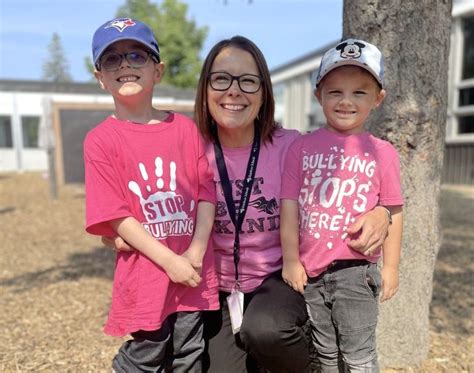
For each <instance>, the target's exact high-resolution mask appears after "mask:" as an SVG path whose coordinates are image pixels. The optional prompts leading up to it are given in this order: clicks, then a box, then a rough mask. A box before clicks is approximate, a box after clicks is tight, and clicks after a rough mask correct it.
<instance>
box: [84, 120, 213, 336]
mask: <svg viewBox="0 0 474 373" xmlns="http://www.w3.org/2000/svg"><path fill="white" fill-rule="evenodd" d="M84 160H85V184H86V230H87V232H89V233H91V234H96V235H103V236H115V235H116V233H115V231H114V230H113V229H112V228H111V227H110V225H109V221H110V220H112V219H117V218H123V217H127V216H133V217H135V218H136V219H137V220H138V221H139V222H140V223H141V224H142V225H143V227H144V228H145V229H146V230H147V231H148V232H150V234H152V235H153V236H154V237H155V238H156V239H157V240H159V241H160V242H161V243H163V244H164V245H166V246H167V247H168V248H170V249H171V250H173V251H174V252H176V253H177V254H181V253H183V252H184V251H185V250H186V249H187V248H188V246H189V244H190V242H191V239H192V237H193V231H194V224H195V220H196V210H197V203H198V201H209V202H211V203H215V186H214V183H213V173H212V170H211V169H210V168H209V164H208V161H207V158H206V155H205V152H204V146H203V143H202V141H201V138H200V136H199V134H198V131H197V128H196V125H195V124H194V122H193V121H192V120H190V119H189V118H187V117H185V116H183V115H179V114H175V113H170V114H169V116H168V118H167V119H166V120H165V121H163V122H161V123H159V124H155V125H139V124H133V123H130V122H126V121H120V120H117V119H114V118H113V117H109V118H107V119H106V120H105V121H104V122H102V123H101V124H99V125H98V126H97V127H95V128H94V129H92V130H91V131H90V132H89V133H88V134H87V136H86V139H85V141H84ZM213 264H214V255H213V250H212V243H211V242H210V243H209V246H208V249H207V252H206V255H205V258H204V263H203V270H202V278H203V281H202V282H201V284H200V285H199V286H198V287H197V288H190V287H186V286H184V285H180V284H175V283H173V282H171V281H170V280H169V278H168V276H167V275H166V273H165V272H164V271H163V269H162V268H161V267H160V266H158V265H156V264H154V263H153V262H152V261H151V260H149V259H148V258H147V257H146V256H144V255H143V254H141V253H140V252H139V251H137V250H135V251H133V252H119V253H118V254H117V258H116V267H115V276H114V284H113V292H112V304H111V306H110V311H109V316H108V320H107V322H106V325H105V328H104V330H105V332H106V333H107V334H110V335H116V336H123V335H126V334H129V333H131V332H134V331H137V330H139V329H142V330H156V329H159V328H160V326H161V324H162V322H163V321H164V320H165V319H166V317H167V316H168V315H170V314H171V313H174V312H178V311H195V310H207V309H218V308H219V303H218V299H217V290H218V287H217V278H216V275H215V270H214V266H213Z"/></svg>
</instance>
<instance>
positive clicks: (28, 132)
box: [21, 116, 40, 148]
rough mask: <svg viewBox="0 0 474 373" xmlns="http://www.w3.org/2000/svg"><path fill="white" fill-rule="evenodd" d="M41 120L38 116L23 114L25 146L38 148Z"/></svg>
mask: <svg viewBox="0 0 474 373" xmlns="http://www.w3.org/2000/svg"><path fill="white" fill-rule="evenodd" d="M39 121H40V117H38V116H22V117H21V130H22V133H23V147H25V148H37V147H38V139H39V133H38V131H39Z"/></svg>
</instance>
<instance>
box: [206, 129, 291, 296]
mask: <svg viewBox="0 0 474 373" xmlns="http://www.w3.org/2000/svg"><path fill="white" fill-rule="evenodd" d="M298 136H299V132H297V131H295V130H287V129H278V130H277V131H276V132H275V134H274V135H273V143H272V144H271V143H265V144H263V145H262V146H261V147H260V154H259V158H258V164H257V170H256V174H255V180H254V183H253V188H252V190H251V196H250V202H249V205H248V208H247V212H246V214H245V219H244V222H243V224H242V232H241V233H240V262H239V267H238V268H239V282H240V286H241V290H242V291H244V292H250V291H253V290H255V289H256V288H257V287H258V286H259V285H260V284H261V283H262V282H263V280H264V279H265V278H267V277H268V276H269V275H270V274H271V273H273V272H276V271H278V270H279V269H281V265H282V253H281V244H280V185H281V177H282V172H283V163H284V159H285V155H286V151H287V149H288V146H289V145H290V144H291V143H292V142H293V140H294V139H295V138H297V137H298ZM250 149H251V144H249V145H248V146H246V147H242V148H227V147H223V153H224V159H225V163H226V167H227V172H228V174H229V180H230V182H231V185H232V192H233V196H234V201H235V202H236V206H237V205H238V203H239V202H240V197H241V194H240V192H241V189H242V185H243V179H244V177H245V171H246V169H247V163H248V159H249V155H250ZM206 154H207V157H208V159H209V164H210V166H211V167H212V168H213V169H214V180H215V182H216V186H217V206H216V218H215V222H214V231H213V234H212V240H213V243H214V251H215V256H216V271H217V275H218V278H219V288H220V289H221V290H223V291H231V290H232V288H233V286H234V285H235V268H234V257H233V247H234V234H235V233H234V232H235V227H234V225H233V223H232V221H231V219H230V217H229V213H228V210H227V205H226V201H225V197H224V193H223V191H222V187H221V184H220V177H219V172H218V170H217V166H216V161H215V155H214V146H213V144H208V146H207V150H206Z"/></svg>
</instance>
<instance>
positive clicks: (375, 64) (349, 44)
mask: <svg viewBox="0 0 474 373" xmlns="http://www.w3.org/2000/svg"><path fill="white" fill-rule="evenodd" d="M344 65H354V66H359V67H361V68H363V69H365V70H367V71H368V72H369V73H371V74H372V75H373V76H374V78H375V79H376V80H377V82H378V83H379V84H380V86H381V87H384V62H383V56H382V52H380V50H379V49H378V48H377V47H376V46H375V45H373V44H370V43H368V42H366V41H364V40H358V39H346V40H343V41H342V42H340V43H339V44H338V45H336V46H335V47H334V48H331V49H329V50H328V51H327V52H326V53H324V55H323V58H322V59H321V64H320V65H319V70H318V75H317V78H316V87H317V86H318V84H319V83H320V82H321V80H322V79H323V78H324V77H325V76H326V75H327V74H328V73H329V72H330V71H332V70H334V69H335V68H336V67H339V66H344Z"/></svg>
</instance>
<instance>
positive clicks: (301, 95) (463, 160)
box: [271, 0, 474, 185]
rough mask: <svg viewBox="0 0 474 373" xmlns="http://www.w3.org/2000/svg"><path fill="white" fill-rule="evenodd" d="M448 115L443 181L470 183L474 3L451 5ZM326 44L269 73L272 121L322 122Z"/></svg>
mask: <svg viewBox="0 0 474 373" xmlns="http://www.w3.org/2000/svg"><path fill="white" fill-rule="evenodd" d="M452 17H453V24H452V33H451V49H450V57H449V58H450V60H449V61H450V65H449V92H448V119H447V124H446V146H445V154H444V169H443V182H444V183H449V184H471V185H472V184H474V1H472V0H459V1H455V2H454V4H453V11H452ZM336 44H337V41H334V43H331V44H329V45H325V46H323V47H322V48H319V49H317V50H315V51H313V52H310V53H308V54H306V55H304V56H301V57H300V58H297V59H295V60H293V61H290V62H288V63H287V64H284V65H282V66H279V67H277V68H275V69H273V70H272V71H271V75H272V82H273V88H274V93H275V104H276V119H277V120H278V121H279V122H280V123H283V125H284V126H285V127H291V128H296V129H298V130H299V131H300V132H306V131H311V130H314V129H316V128H318V127H320V126H321V125H323V124H324V115H323V112H322V108H321V106H320V105H319V103H318V102H317V100H316V99H315V98H314V97H313V94H312V92H313V89H314V82H315V79H316V73H317V70H318V67H319V64H320V61H321V57H322V55H323V53H324V52H325V51H326V50H327V49H328V48H330V47H333V46H334V45H336Z"/></svg>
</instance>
